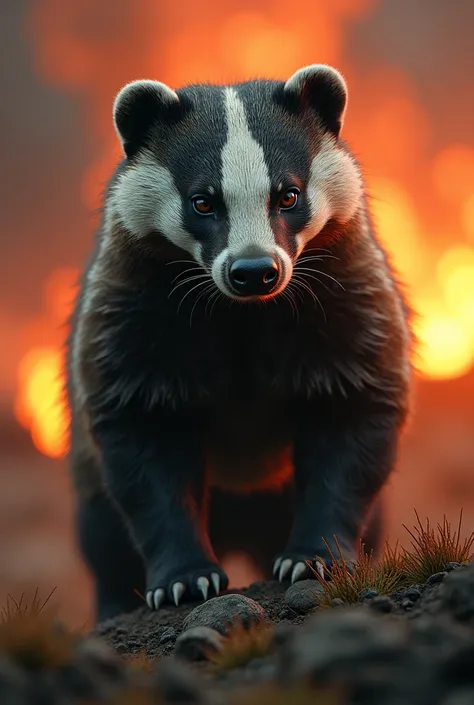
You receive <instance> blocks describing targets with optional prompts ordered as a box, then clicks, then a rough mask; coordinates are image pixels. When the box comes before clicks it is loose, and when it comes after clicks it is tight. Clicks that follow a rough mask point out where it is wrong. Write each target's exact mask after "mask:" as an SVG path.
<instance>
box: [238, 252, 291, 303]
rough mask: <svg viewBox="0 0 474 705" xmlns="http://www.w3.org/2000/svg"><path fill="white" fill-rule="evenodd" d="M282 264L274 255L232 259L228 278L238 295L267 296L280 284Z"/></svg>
mask: <svg viewBox="0 0 474 705" xmlns="http://www.w3.org/2000/svg"><path fill="white" fill-rule="evenodd" d="M280 274H281V266H280V264H279V263H278V262H277V260H276V259H273V258H272V257H268V256H266V257H246V258H239V259H235V260H233V261H230V262H229V264H228V270H227V280H228V282H229V285H230V287H231V289H232V291H233V293H234V294H236V295H237V296H242V297H243V296H266V295H268V294H271V293H272V291H273V290H274V289H275V288H276V287H277V286H278V283H279V280H280Z"/></svg>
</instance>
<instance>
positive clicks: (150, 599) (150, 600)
mask: <svg viewBox="0 0 474 705" xmlns="http://www.w3.org/2000/svg"><path fill="white" fill-rule="evenodd" d="M146 603H147V605H148V607H149V608H150V609H151V610H152V609H153V593H152V591H151V590H148V592H147V594H146Z"/></svg>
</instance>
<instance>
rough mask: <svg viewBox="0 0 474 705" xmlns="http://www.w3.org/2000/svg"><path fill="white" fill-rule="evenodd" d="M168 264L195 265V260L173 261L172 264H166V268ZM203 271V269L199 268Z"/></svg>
mask: <svg viewBox="0 0 474 705" xmlns="http://www.w3.org/2000/svg"><path fill="white" fill-rule="evenodd" d="M169 264H197V262H196V260H195V259H174V260H173V261H172V262H167V263H166V266H168V265H169ZM201 269H204V267H201Z"/></svg>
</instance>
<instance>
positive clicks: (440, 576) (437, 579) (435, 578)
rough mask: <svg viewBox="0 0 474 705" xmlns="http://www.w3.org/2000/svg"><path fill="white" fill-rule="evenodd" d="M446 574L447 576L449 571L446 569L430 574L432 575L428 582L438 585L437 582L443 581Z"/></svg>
mask: <svg viewBox="0 0 474 705" xmlns="http://www.w3.org/2000/svg"><path fill="white" fill-rule="evenodd" d="M446 576H447V572H446V571H445V570H443V571H441V572H440V573H435V574H434V575H430V577H429V578H428V580H427V581H426V582H427V584H428V585H436V584H437V583H442V582H443V580H444V579H445V577H446Z"/></svg>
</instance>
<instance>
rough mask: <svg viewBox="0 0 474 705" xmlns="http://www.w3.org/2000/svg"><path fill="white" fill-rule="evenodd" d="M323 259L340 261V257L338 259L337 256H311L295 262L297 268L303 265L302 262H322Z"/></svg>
mask: <svg viewBox="0 0 474 705" xmlns="http://www.w3.org/2000/svg"><path fill="white" fill-rule="evenodd" d="M323 259H337V260H339V257H336V256H335V255H309V257H301V259H300V258H298V259H297V260H296V262H295V266H296V265H298V264H301V263H302V262H322V261H323Z"/></svg>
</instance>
